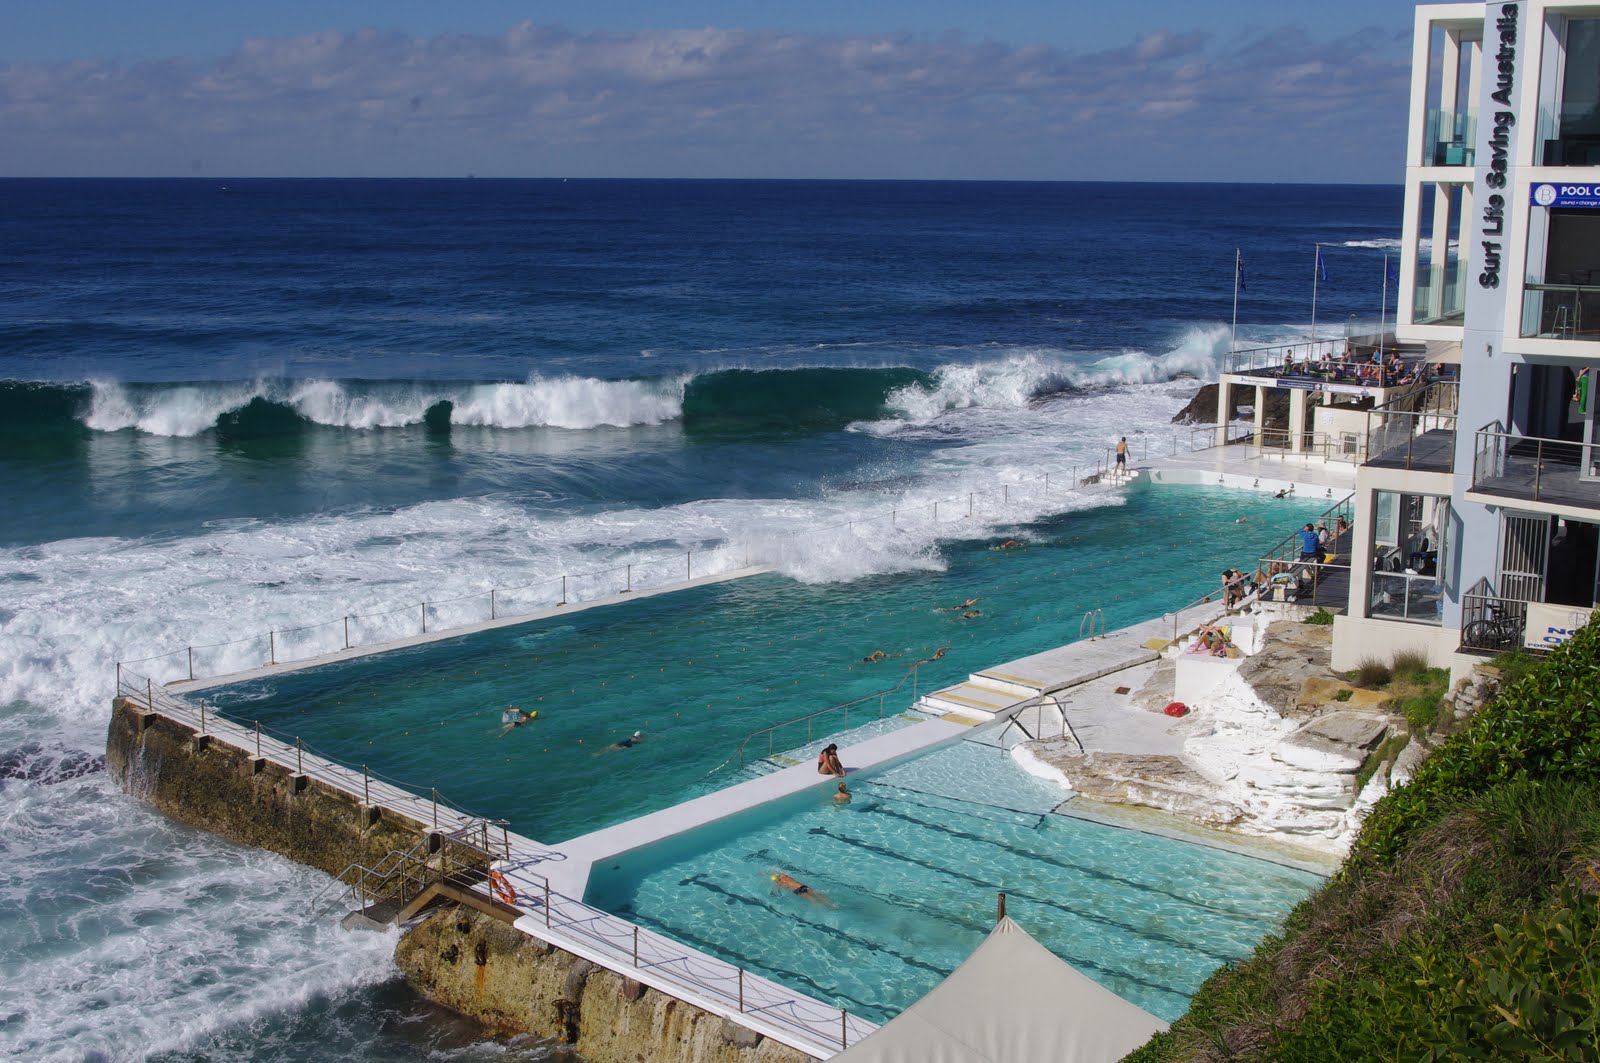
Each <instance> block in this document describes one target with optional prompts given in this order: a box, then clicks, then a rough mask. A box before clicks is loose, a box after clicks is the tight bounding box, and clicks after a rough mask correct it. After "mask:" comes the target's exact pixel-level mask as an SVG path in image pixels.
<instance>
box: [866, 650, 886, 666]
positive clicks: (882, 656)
mask: <svg viewBox="0 0 1600 1063" xmlns="http://www.w3.org/2000/svg"><path fill="white" fill-rule="evenodd" d="M888 659H889V655H888V654H887V653H884V652H883V651H882V650H873V651H872V652H871V653H869V654H867V655H866V656H865V657H863V658H861V660H862V662H863V663H864V664H876V663H878V662H879V661H887V660H888Z"/></svg>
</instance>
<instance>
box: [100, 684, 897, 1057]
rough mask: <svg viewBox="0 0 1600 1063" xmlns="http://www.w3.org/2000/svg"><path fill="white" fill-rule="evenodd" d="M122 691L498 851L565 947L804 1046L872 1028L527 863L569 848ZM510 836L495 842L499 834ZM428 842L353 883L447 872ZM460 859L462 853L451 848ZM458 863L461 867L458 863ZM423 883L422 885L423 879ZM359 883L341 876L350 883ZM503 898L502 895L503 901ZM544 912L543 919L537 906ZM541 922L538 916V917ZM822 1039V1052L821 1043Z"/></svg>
mask: <svg viewBox="0 0 1600 1063" xmlns="http://www.w3.org/2000/svg"><path fill="white" fill-rule="evenodd" d="M118 696H119V697H122V698H123V699H125V700H126V701H128V702H129V703H131V704H133V705H135V706H140V707H143V708H144V709H145V710H146V711H149V712H153V713H155V714H157V715H159V716H163V717H166V718H168V719H171V720H173V721H175V722H177V723H179V724H181V725H183V726H186V727H189V728H191V729H193V730H194V731H195V732H196V733H197V734H199V735H202V736H207V737H209V738H210V739H212V740H214V741H218V742H222V743H225V744H227V745H230V746H232V747H234V748H236V749H238V750H240V751H241V752H244V753H245V754H247V755H251V754H253V755H254V756H255V757H256V758H257V759H259V760H262V761H267V762H271V763H274V764H277V765H279V766H280V767H284V768H288V769H291V770H293V771H294V772H295V774H297V775H303V776H306V777H309V778H314V779H317V780H318V781H320V782H322V783H324V784H326V785H328V786H330V787H333V788H335V789H337V790H340V791H342V792H344V793H346V794H348V795H350V796H351V797H356V798H359V799H360V801H361V803H362V804H363V805H365V806H367V807H370V808H381V809H384V810H386V811H388V812H391V813H395V814H397V815H400V816H403V817H405V818H406V819H409V820H411V821H413V822H416V823H418V824H420V825H422V826H423V827H424V829H427V828H428V827H429V825H430V824H431V825H432V830H433V831H434V832H435V833H436V834H438V835H440V844H441V845H442V846H445V847H448V846H449V845H452V844H455V845H459V846H461V847H462V849H463V855H462V857H461V859H460V860H458V861H455V862H458V863H461V864H463V865H465V864H468V863H471V862H473V861H474V860H476V859H478V858H479V857H481V856H484V855H493V856H494V857H495V859H496V860H498V861H500V870H501V871H502V873H503V874H504V875H506V877H507V878H508V879H509V880H510V881H511V882H512V884H513V886H514V888H515V890H516V895H517V896H516V900H515V901H513V902H512V904H511V906H512V907H514V908H517V909H518V910H519V911H521V912H522V913H523V914H524V916H526V917H528V918H526V919H523V920H519V927H520V928H521V929H523V930H524V931H525V932H529V933H534V934H535V936H539V937H542V938H544V939H545V940H548V941H550V942H551V943H552V944H555V945H557V946H558V947H560V948H563V949H565V950H567V951H569V952H572V953H574V954H576V955H579V956H582V957H583V958H585V959H589V960H592V961H594V962H597V963H600V964H601V965H602V966H605V967H607V968H608V969H610V970H613V971H617V972H618V973H621V974H624V975H627V976H629V977H632V978H634V979H636V980H637V981H640V982H643V983H645V984H647V985H650V986H652V987H653V988H656V989H659V990H661V991H662V992H665V993H669V994H671V995H673V996H676V997H680V998H681V999H684V1000H687V1001H689V1002H690V1003H693V1004H696V1005H698V1006H701V1007H706V1008H708V1010H712V1011H713V1012H714V1013H717V1014H722V1015H724V1016H727V1017H733V1016H741V1017H742V1021H744V1022H746V1024H747V1025H750V1026H752V1027H754V1028H758V1029H761V1030H762V1031H763V1032H766V1033H769V1034H770V1035H771V1036H773V1037H774V1038H775V1039H777V1040H779V1041H781V1042H783V1043H784V1044H787V1045H789V1046H791V1047H793V1048H796V1049H799V1050H800V1051H802V1052H808V1053H811V1054H823V1055H826V1054H831V1052H832V1051H833V1050H834V1049H835V1047H837V1048H844V1047H847V1046H848V1045H850V1044H854V1043H855V1042H857V1041H859V1040H860V1039H861V1038H863V1037H865V1036H866V1035H867V1034H869V1033H871V1032H872V1031H873V1030H874V1029H875V1028H876V1027H875V1025H874V1024H873V1023H871V1022H868V1021H867V1020H864V1019H861V1018H859V1017H857V1016H853V1015H850V1014H849V1012H848V1011H847V1010H846V1009H844V1008H833V1007H830V1006H828V1005H826V1004H823V1003H822V1002H820V1001H816V1000H812V999H810V998H808V997H804V996H800V995H798V994H796V993H794V992H792V991H790V990H788V989H785V988H783V987H782V986H779V985H777V984H776V983H774V982H770V981H768V980H767V979H765V978H762V977H760V976H756V975H751V974H749V973H748V972H747V971H746V970H745V969H744V968H743V967H739V966H736V965H734V964H731V963H727V962H725V961H723V960H719V959H716V958H715V957H712V956H708V955H705V954H703V953H700V952H697V951H695V950H693V949H689V948H687V947H685V946H683V945H681V944H679V943H677V942H675V941H673V940H671V939H670V938H667V937H663V936H662V935H660V934H657V933H655V932H653V931H649V930H645V929H644V928H642V927H640V926H638V925H637V924H634V923H631V922H629V921H627V920H625V919H621V918H619V917H617V916H614V915H611V914H609V913H607V912H604V911H601V910H600V909H598V908H594V907H592V906H590V905H588V904H585V903H584V902H583V901H581V900H578V899H575V898H572V897H568V896H565V895H563V894H561V893H559V892H557V891H555V890H553V889H552V888H551V886H550V879H549V877H548V876H546V875H544V874H543V873H541V872H536V871H533V870H531V869H532V868H534V867H537V866H538V865H539V864H541V863H543V862H546V861H549V860H561V859H565V857H564V855H563V854H561V853H559V852H556V851H553V850H550V849H546V848H545V847H543V846H541V845H539V844H538V843H536V842H533V841H531V840H530V839H527V838H524V837H522V836H520V835H513V834H511V833H510V832H509V831H508V830H507V829H506V827H505V825H504V823H503V822H500V821H493V820H488V819H485V818H483V817H480V816H473V815H471V814H469V813H465V812H462V811H459V810H458V809H456V808H454V807H452V806H451V805H450V804H448V803H446V802H444V801H443V800H441V799H440V797H439V793H438V791H437V790H434V791H432V794H431V796H430V797H429V798H423V797H420V796H418V795H416V794H413V793H409V792H407V791H405V790H402V789H400V788H399V787H397V786H395V785H393V784H392V783H390V782H388V781H385V780H381V779H379V778H377V777H374V776H373V775H372V774H371V773H370V772H368V771H366V770H365V769H364V768H363V770H362V771H360V772H355V771H352V770H350V769H348V768H345V767H344V766H342V765H340V764H338V763H336V762H334V761H332V760H329V759H327V758H326V757H323V756H320V755H317V754H315V753H311V752H308V751H307V750H306V748H305V747H304V746H303V745H301V744H299V743H296V744H295V745H289V744H287V743H285V742H283V741H282V740H280V739H279V738H277V737H275V736H273V735H270V734H268V733H267V732H266V731H265V730H263V729H262V728H261V727H260V726H259V724H257V725H255V726H253V727H251V726H246V725H243V724H240V723H238V722H236V721H233V720H229V719H227V718H225V717H222V716H219V715H217V714H216V713H215V712H208V711H207V709H206V706H205V705H204V703H200V704H198V705H191V704H190V703H188V702H187V701H186V700H184V699H182V698H179V697H176V696H174V695H172V694H170V693H168V692H166V691H163V690H162V689H161V688H160V687H158V686H157V685H156V684H155V682H154V680H152V679H150V678H149V677H146V676H140V675H136V674H135V673H133V672H131V671H128V670H126V669H123V670H121V671H120V672H119V675H118ZM496 835H499V837H500V838H501V839H502V841H501V843H500V844H495V837H496ZM431 843H432V840H431V839H424V840H423V841H422V842H421V843H419V845H418V847H417V849H415V850H413V851H411V852H397V853H391V854H390V855H389V856H388V857H386V858H385V860H383V861H380V862H379V864H378V866H377V867H375V868H365V867H362V866H361V865H359V864H355V865H352V869H351V871H350V873H351V875H353V876H355V877H356V879H357V882H356V883H355V886H356V888H357V889H360V890H363V891H366V893H367V895H368V896H370V897H373V898H383V899H390V896H391V894H393V895H396V896H398V895H403V894H404V893H406V892H407V891H408V890H412V889H413V888H426V885H427V884H428V883H429V882H432V881H439V879H440V875H439V870H440V869H439V867H438V866H432V865H429V863H428V861H427V859H426V858H424V857H423V856H422V855H421V850H422V849H423V848H425V847H426V846H428V845H429V844H431ZM451 859H452V860H453V859H454V858H451ZM458 870H459V869H458ZM457 878H458V881H459V884H461V885H463V886H464V887H465V888H471V889H476V890H479V891H480V892H484V894H485V896H490V894H489V893H488V892H487V891H486V890H485V889H484V887H483V883H482V882H481V881H471V878H470V876H462V875H458V876H457ZM419 884H420V885H419ZM351 885H352V884H351V883H349V882H345V883H344V886H345V887H346V888H348V887H350V886H351ZM501 902H502V903H504V901H503V899H502V901H501ZM541 915H542V919H540V916H541ZM541 923H542V927H541V925H540V924H541ZM819 1050H821V1051H820V1053H819Z"/></svg>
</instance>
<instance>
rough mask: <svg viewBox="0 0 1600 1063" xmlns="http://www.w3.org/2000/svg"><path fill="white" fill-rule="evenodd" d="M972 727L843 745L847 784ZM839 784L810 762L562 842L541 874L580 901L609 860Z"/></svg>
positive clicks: (904, 732) (912, 730)
mask: <svg viewBox="0 0 1600 1063" xmlns="http://www.w3.org/2000/svg"><path fill="white" fill-rule="evenodd" d="M970 726H971V724H970V722H968V723H959V722H955V721H951V720H944V719H928V720H923V721H921V722H920V723H915V724H911V725H909V726H906V727H902V728H900V729H898V730H895V731H891V732H889V733H888V734H882V735H878V736H876V737H874V738H869V739H867V740H866V741H863V742H859V743H857V744H855V745H850V746H845V745H841V746H840V748H839V757H840V759H841V760H842V761H843V762H844V764H845V772H846V774H845V781H846V782H848V781H849V778H850V776H851V775H853V774H854V773H855V772H857V771H861V770H865V769H867V768H872V767H877V766H878V765H881V764H885V763H887V762H889V761H891V760H895V759H898V758H900V757H903V756H905V755H906V754H908V753H915V752H918V751H920V750H924V749H928V748H930V747H932V746H936V745H938V744H939V743H941V742H944V741H946V740H948V739H951V738H955V737H957V736H959V735H962V734H965V733H967V731H968V730H969V729H970ZM837 784H838V781H837V780H836V779H834V778H832V777H830V776H825V775H819V774H817V769H816V766H815V765H814V764H811V763H803V764H796V765H794V766H793V767H788V768H782V769H780V770H778V771H774V772H772V773H770V774H767V775H762V776H759V777H757V778H754V779H749V780H746V781H745V782H742V783H736V784H734V785H733V786H729V787H726V788H724V789H721V790H718V791H716V792H714V793H709V794H706V795H705V796H703V797H697V798H694V799H693V800H691V801H685V802H683V803H682V804H677V805H673V806H671V807H670V808H663V809H661V810H660V811H658V812H651V813H649V814H648V815H644V816H639V817H637V818H635V819H630V820H627V821H626V822H623V823H618V824H616V825H614V826H611V827H605V828H602V829H600V830H597V831H593V832H591V833H589V834H584V835H580V836H579V837H577V838H573V839H572V840H570V841H567V842H563V843H562V844H561V845H559V846H556V848H557V849H558V850H559V851H560V852H561V853H562V854H563V855H564V856H565V859H564V860H563V861H561V862H560V863H555V864H551V865H550V866H548V867H546V868H544V869H543V870H544V872H545V873H546V874H548V875H549V877H550V885H551V888H552V889H554V890H557V891H559V892H561V893H565V894H567V895H569V896H573V897H581V896H583V894H584V891H585V890H586V889H587V888H588V884H589V872H590V870H591V869H592V868H593V866H594V865H595V864H597V863H599V862H601V861H603V860H605V859H607V858H609V857H613V856H617V855H618V854H620V853H625V852H627V851H629V850H631V849H638V848H640V847H641V846H645V845H650V844H652V843H653V842H658V841H661V840H662V839H664V838H670V837H673V836H674V835H677V834H682V833H683V832H684V831H689V830H694V829H695V828H696V827H702V826H705V825H706V824H708V823H715V822H716V821H717V820H720V819H725V818H727V817H728V816H732V815H734V814H736V813H739V812H743V811H745V810H747V809H751V808H755V807H757V806H758V805H764V804H766V803H767V802H769V801H775V800H777V799H778V798H780V797H788V796H789V795H790V794H797V793H801V792H802V791H805V790H809V789H815V790H816V791H817V795H818V800H819V801H826V800H828V797H829V794H830V793H831V792H832V791H833V789H834V788H835V786H837Z"/></svg>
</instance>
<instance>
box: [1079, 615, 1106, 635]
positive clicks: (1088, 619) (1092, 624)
mask: <svg viewBox="0 0 1600 1063" xmlns="http://www.w3.org/2000/svg"><path fill="white" fill-rule="evenodd" d="M1096 625H1098V626H1099V631H1100V634H1098V635H1096V634H1095V628H1096ZM1085 630H1087V631H1088V632H1089V641H1090V642H1093V641H1095V640H1096V639H1103V638H1105V637H1106V611H1105V610H1104V609H1090V610H1089V611H1088V612H1087V613H1084V614H1083V619H1082V620H1080V621H1078V641H1079V642H1082V641H1083V633H1084V631H1085Z"/></svg>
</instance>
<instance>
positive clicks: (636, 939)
mask: <svg viewBox="0 0 1600 1063" xmlns="http://www.w3.org/2000/svg"><path fill="white" fill-rule="evenodd" d="M633 966H634V967H635V968H637V967H638V966H639V927H638V926H637V925H635V926H634V928H633Z"/></svg>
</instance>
